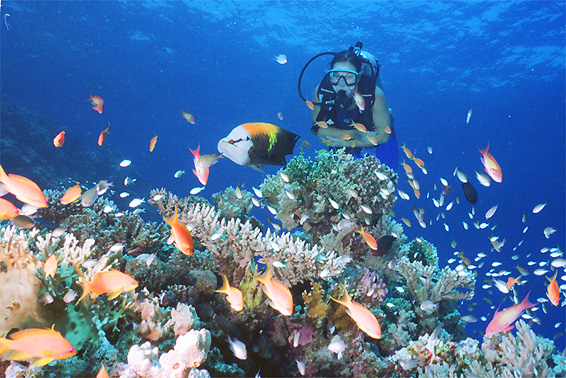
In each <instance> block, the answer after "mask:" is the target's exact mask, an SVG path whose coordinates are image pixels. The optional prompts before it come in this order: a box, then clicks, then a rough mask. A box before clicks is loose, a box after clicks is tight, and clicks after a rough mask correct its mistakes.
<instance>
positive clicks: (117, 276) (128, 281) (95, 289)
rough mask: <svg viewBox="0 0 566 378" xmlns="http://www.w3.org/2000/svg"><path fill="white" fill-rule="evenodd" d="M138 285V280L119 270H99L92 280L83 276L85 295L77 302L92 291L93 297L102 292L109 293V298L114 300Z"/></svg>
mask: <svg viewBox="0 0 566 378" xmlns="http://www.w3.org/2000/svg"><path fill="white" fill-rule="evenodd" d="M136 287H138V281H136V280H135V279H134V278H133V277H132V276H130V275H129V274H126V273H122V272H120V271H119V270H116V269H111V270H109V271H106V272H98V273H96V274H95V275H94V278H93V279H92V282H88V281H87V280H86V279H85V278H84V277H83V295H82V297H81V298H80V299H79V300H78V301H77V303H79V302H80V301H82V300H83V298H84V297H86V296H87V294H88V293H91V297H92V298H96V297H98V296H99V295H101V294H109V295H108V300H112V299H114V298H116V297H117V296H118V295H120V294H122V293H126V292H128V291H131V290H134V289H135V288H136Z"/></svg>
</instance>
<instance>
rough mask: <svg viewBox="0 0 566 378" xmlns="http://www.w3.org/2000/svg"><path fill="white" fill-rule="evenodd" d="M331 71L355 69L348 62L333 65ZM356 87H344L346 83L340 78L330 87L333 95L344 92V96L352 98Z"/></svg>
mask: <svg viewBox="0 0 566 378" xmlns="http://www.w3.org/2000/svg"><path fill="white" fill-rule="evenodd" d="M332 69H333V70H344V71H356V67H354V65H353V64H351V63H348V62H338V63H335V64H334V66H332ZM356 87H357V85H356V86H350V87H348V85H346V81H345V79H344V78H340V80H338V83H336V85H333V86H332V88H333V89H334V92H335V93H338V92H340V91H343V92H345V94H346V96H348V97H352V91H354V90H355V89H356ZM348 88H349V89H348Z"/></svg>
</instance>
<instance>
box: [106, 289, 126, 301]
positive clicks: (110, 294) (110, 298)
mask: <svg viewBox="0 0 566 378" xmlns="http://www.w3.org/2000/svg"><path fill="white" fill-rule="evenodd" d="M120 294H122V291H114V292H111V293H108V296H107V297H106V299H108V300H109V301H111V300H112V299H114V298H116V297H117V296H119V295H120Z"/></svg>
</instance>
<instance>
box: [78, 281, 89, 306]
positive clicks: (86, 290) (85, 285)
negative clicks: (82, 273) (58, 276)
mask: <svg viewBox="0 0 566 378" xmlns="http://www.w3.org/2000/svg"><path fill="white" fill-rule="evenodd" d="M82 280H83V295H82V296H81V297H80V298H79V300H78V301H77V303H76V304H78V303H79V302H80V301H82V300H83V299H84V297H86V296H87V294H88V293H89V292H90V282H88V281H87V279H86V278H85V277H82Z"/></svg>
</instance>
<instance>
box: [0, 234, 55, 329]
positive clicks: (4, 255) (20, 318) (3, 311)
mask: <svg viewBox="0 0 566 378" xmlns="http://www.w3.org/2000/svg"><path fill="white" fill-rule="evenodd" d="M37 232H38V230H37V229H35V230H32V231H29V232H25V231H19V232H18V231H17V230H16V227H13V226H12V227H3V228H1V229H0V282H2V286H1V288H0V334H2V335H3V334H5V333H6V332H8V331H9V330H10V329H12V328H19V327H22V328H23V327H26V326H27V325H29V324H35V323H37V322H40V323H41V324H42V325H43V326H47V325H48V324H46V322H43V321H41V320H42V319H43V317H44V316H45V310H44V309H43V307H42V306H41V305H40V304H39V303H38V302H37V297H38V295H39V289H40V287H41V282H40V281H39V280H38V279H37V278H36V276H35V272H36V270H37V269H38V268H39V267H40V265H41V262H40V261H39V260H38V259H37V258H35V256H34V255H33V253H32V252H31V251H30V249H29V245H30V244H31V243H33V240H34V239H35V237H36V235H37Z"/></svg>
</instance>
